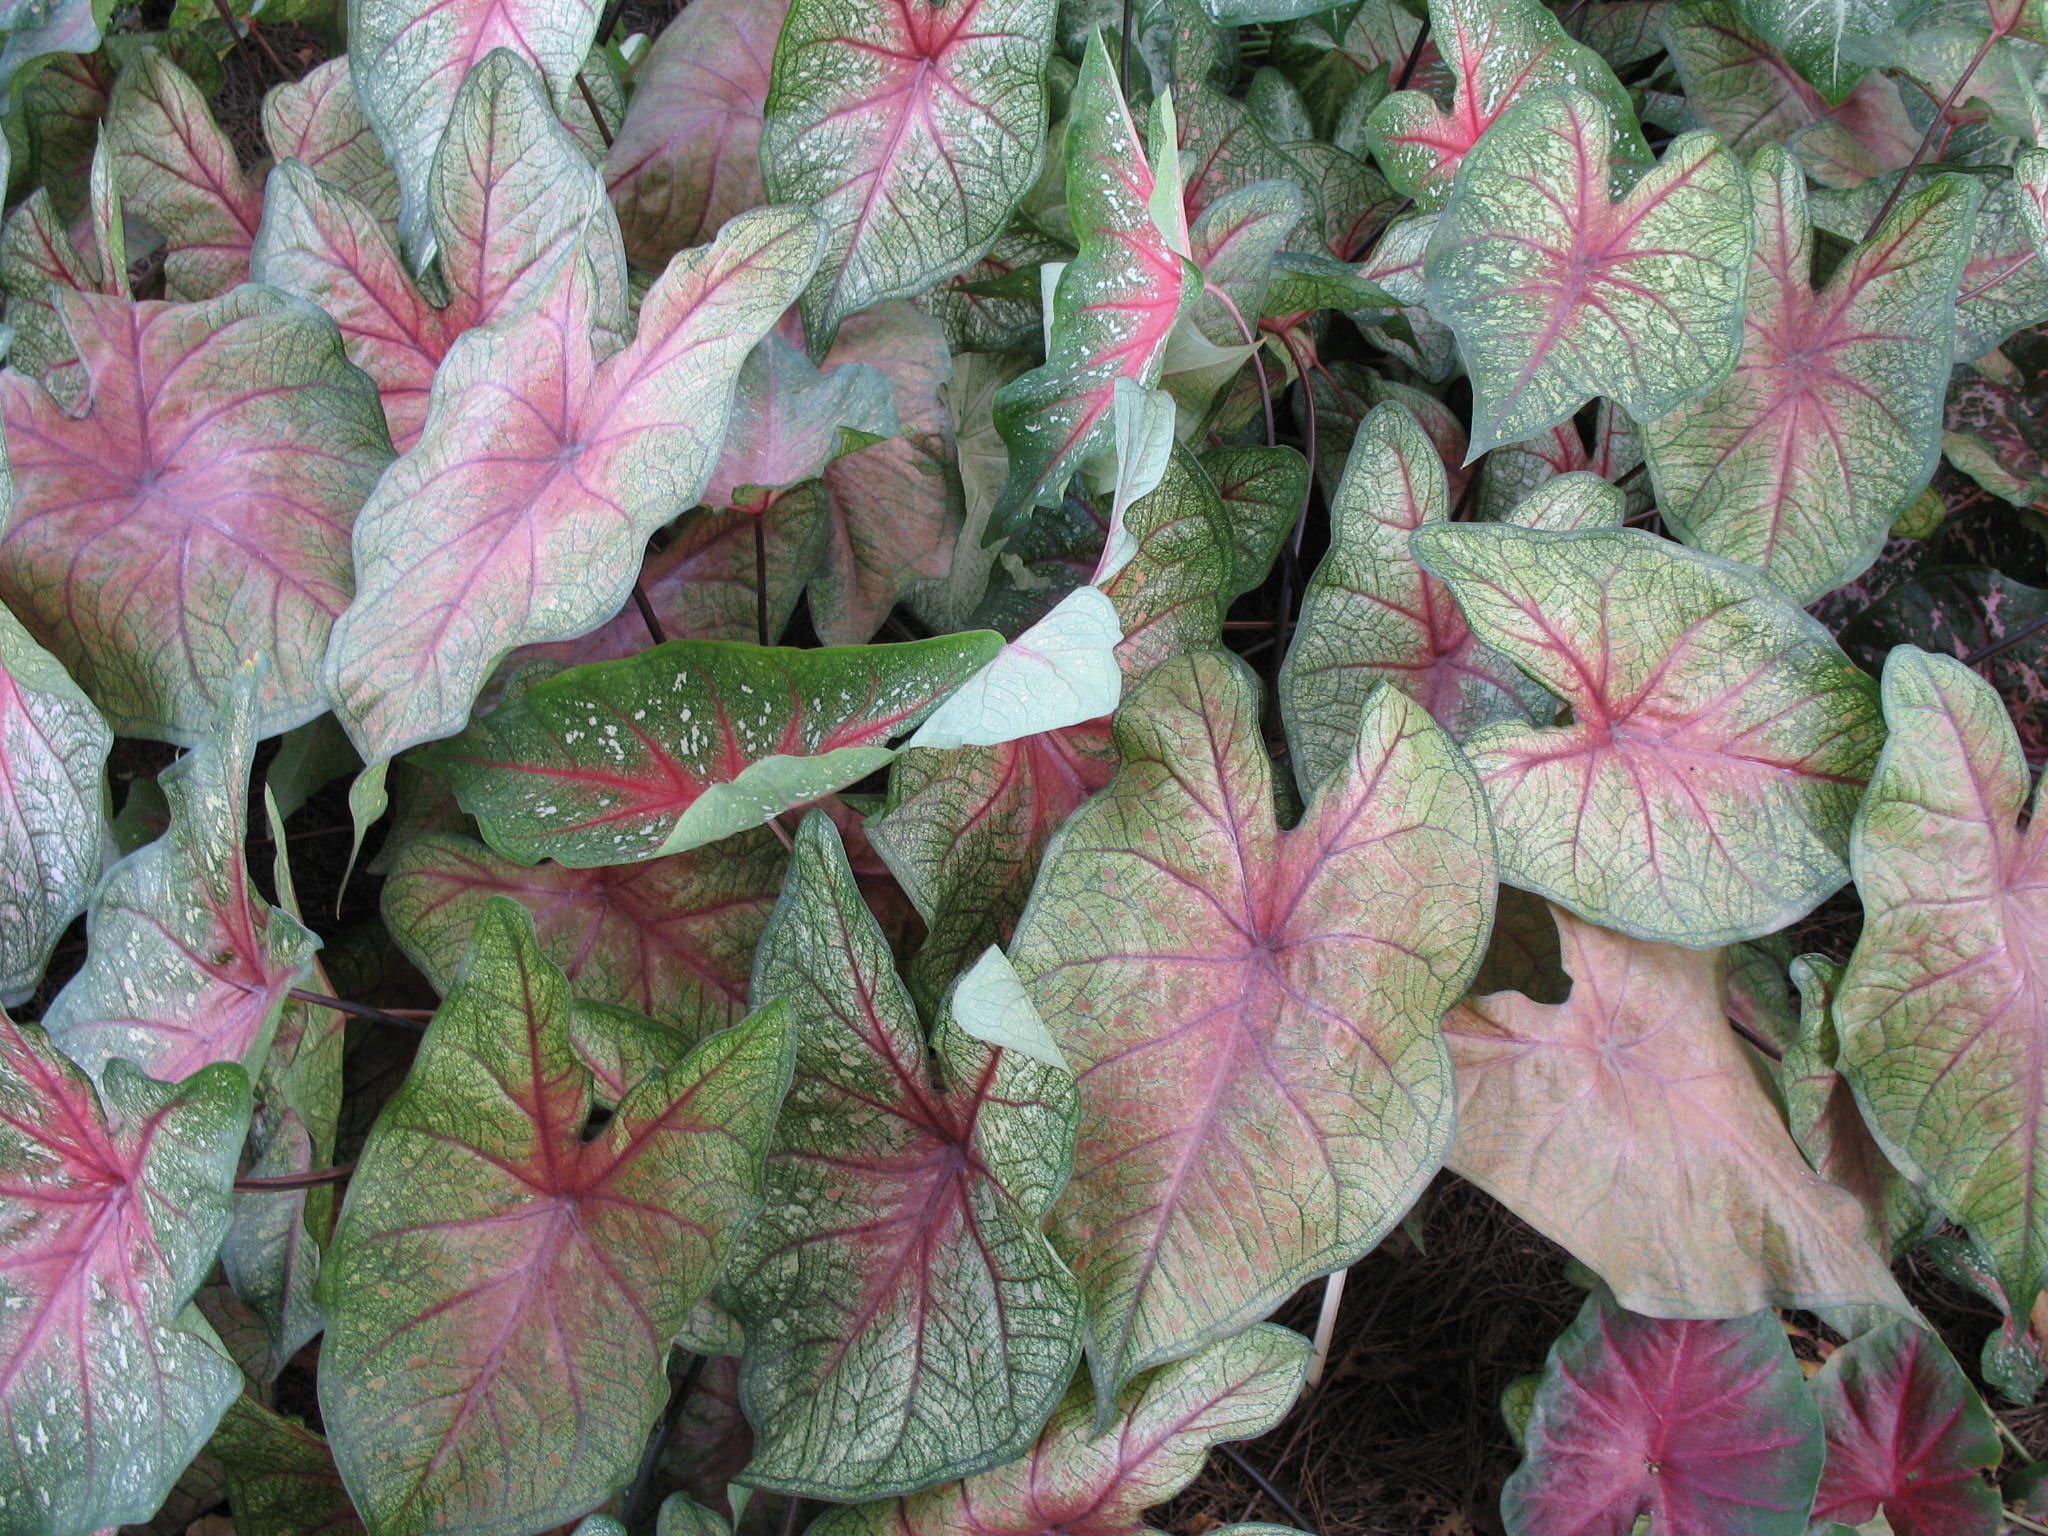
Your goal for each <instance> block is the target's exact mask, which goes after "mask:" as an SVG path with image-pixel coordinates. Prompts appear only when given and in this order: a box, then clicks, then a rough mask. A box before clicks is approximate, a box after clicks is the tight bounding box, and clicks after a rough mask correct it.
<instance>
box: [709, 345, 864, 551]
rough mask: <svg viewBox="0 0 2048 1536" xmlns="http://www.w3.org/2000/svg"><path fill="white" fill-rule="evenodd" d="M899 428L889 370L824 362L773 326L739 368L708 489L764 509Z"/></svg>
mask: <svg viewBox="0 0 2048 1536" xmlns="http://www.w3.org/2000/svg"><path fill="white" fill-rule="evenodd" d="M895 435H896V399H895V391H894V388H893V386H891V384H890V382H889V377H888V375H887V374H885V373H883V372H882V371H881V370H880V369H877V368H871V367H869V366H868V365H867V364H866V363H847V364H843V365H841V366H839V367H835V368H830V369H821V368H819V367H818V366H817V364H815V363H813V362H812V361H811V360H810V359H809V358H807V357H805V356H804V355H803V353H802V352H801V351H799V350H798V349H797V348H796V347H794V346H792V345H791V344H790V343H789V342H787V341H785V340H783V339H782V337H780V336H778V335H776V334H775V333H774V332H772V331H771V332H769V334H768V335H766V336H765V337H763V338H762V339H761V343H760V345H758V346H757V347H755V348H754V350H753V351H752V352H751V353H750V354H749V355H748V357H747V361H746V364H745V365H744V366H743V367H742V368H741V369H740V377H739V386H738V389H737V390H736V392H735V393H734V396H733V406H732V419H731V422H730V423H729V425H728V426H727V427H726V432H725V446H724V447H723V449H721V450H720V453H719V457H718V465H717V467H716V468H715V469H713V470H712V471H711V479H710V480H709V482H708V483H706V485H705V487H704V492H703V498H704V504H705V505H706V506H707V507H716V508H719V509H728V508H740V509H742V510H744V511H748V512H755V513H759V512H763V511H766V510H767V507H768V503H769V502H770V501H771V500H772V499H773V497H774V495H775V493H776V492H778V491H786V490H788V489H789V488H790V487H791V486H793V485H796V484H798V483H799V482H801V481H804V480H814V479H816V478H817V477H818V476H819V475H820V474H822V473H823V472H824V469H825V466H826V465H827V464H829V463H831V462H832V460H834V459H836V458H838V457H840V456H841V455H842V454H845V453H849V452H853V451H854V450H856V449H859V448H865V447H867V446H868V445H869V444H870V443H872V442H874V441H875V440H876V439H879V438H884V437H893V436H895Z"/></svg>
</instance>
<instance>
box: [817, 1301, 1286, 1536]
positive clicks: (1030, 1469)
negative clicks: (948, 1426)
mask: <svg viewBox="0 0 2048 1536" xmlns="http://www.w3.org/2000/svg"><path fill="white" fill-rule="evenodd" d="M1307 1363H1308V1343H1307V1341H1306V1340H1304V1339H1303V1338H1302V1337H1301V1336H1300V1335H1299V1334H1295V1333H1290V1332H1288V1331H1287V1330H1286V1329H1285V1328H1276V1327H1274V1326H1272V1325H1271V1324H1260V1325H1259V1326H1257V1327H1254V1328H1251V1329H1248V1330H1247V1331H1245V1332H1244V1333H1241V1334H1238V1335H1237V1336H1236V1337H1235V1338H1230V1339H1225V1340H1224V1341H1223V1342H1221V1343H1219V1344H1212V1345H1211V1346H1210V1347H1209V1348H1207V1349H1205V1350H1203V1351H1202V1352H1201V1353H1200V1354H1198V1355H1195V1356H1193V1357H1192V1358H1190V1359H1187V1360H1181V1361H1178V1362H1176V1363H1175V1364H1173V1365H1169V1366H1166V1367H1164V1368H1162V1369H1161V1370H1159V1371H1156V1372H1154V1373H1153V1374H1151V1375H1149V1376H1147V1377H1146V1378H1145V1379H1144V1380H1143V1381H1141V1382H1134V1383H1132V1384H1131V1385H1130V1386H1129V1387H1127V1388H1125V1389H1124V1391H1123V1393H1122V1395H1121V1396H1120V1397H1119V1398H1118V1399H1117V1402H1116V1405H1115V1416H1114V1419H1113V1421H1112V1424H1111V1426H1110V1428H1109V1429H1108V1430H1107V1432H1100V1431H1101V1429H1102V1426H1100V1425H1099V1424H1097V1423H1096V1418H1095V1402H1094V1397H1093V1394H1092V1393H1091V1392H1090V1391H1089V1390H1088V1387H1087V1384H1086V1383H1076V1385H1075V1387H1074V1390H1073V1391H1071V1392H1069V1393H1068V1394H1067V1396H1066V1399H1065V1401H1063V1402H1062V1403H1061V1404H1060V1406H1059V1411H1058V1412H1056V1413H1055V1414H1053V1416H1052V1421H1051V1422H1050V1423H1049V1424H1047V1425H1046V1426H1045V1432H1044V1433H1043V1434H1041V1435H1040V1436H1039V1437H1038V1443H1037V1444H1035V1445H1034V1446H1032V1447H1031V1450H1030V1452H1029V1453H1028V1454H1027V1455H1025V1456H1023V1457H1021V1458H1020V1459H1018V1460H1017V1461H1015V1462H1013V1463H1011V1464H1010V1465H1009V1466H1007V1467H999V1468H997V1469H995V1470H994V1471H992V1472H984V1473H982V1474H981V1475H980V1476H978V1477H971V1478H968V1479H967V1480H966V1481H965V1482H959V1483H948V1484H946V1485H945V1486H944V1487H942V1488H933V1489H930V1490H928V1491H927V1492H924V1493H915V1494H912V1495H911V1496H910V1497H909V1498H907V1499H896V1500H891V1501H890V1502H888V1503H877V1504H863V1505H860V1506H859V1507H858V1508H854V1509H839V1510H834V1511H832V1512H831V1513H829V1514H828V1515H827V1516H826V1517H825V1518H824V1519H822V1520H820V1521H819V1522H818V1523H817V1524H816V1525H815V1526H813V1527H812V1536H1061V1533H1072V1536H1156V1532H1155V1530H1154V1528H1153V1527H1152V1526H1151V1525H1149V1524H1147V1523H1146V1520H1145V1511H1146V1510H1147V1509H1148V1508H1150V1507H1151V1506H1153V1505H1156V1504H1163V1503H1165V1502H1166V1501H1167V1500H1168V1499H1170V1498H1172V1497H1173V1496H1174V1495H1175V1494H1176V1493H1178V1492H1180V1490H1181V1489H1183V1488H1185V1487H1186V1486H1187V1485H1188V1484H1189V1483H1191V1482H1193V1481H1194V1480H1195V1477H1196V1475H1197V1474H1198V1473H1200V1471H1201V1470H1202V1466H1203V1463H1204V1462H1205V1461H1207V1460H1208V1456H1209V1448H1210V1447H1211V1446H1213V1445H1216V1444H1219V1443H1221V1442H1224V1441H1228V1440H1249V1439H1252V1438H1254V1437H1255V1436H1258V1435H1262V1434H1264V1433H1265V1432H1266V1431H1267V1430H1269V1429H1271V1428H1272V1427H1273V1426H1274V1425H1275V1424H1277V1423H1279V1422H1280V1419H1281V1416H1282V1415H1283V1414H1285V1413H1286V1412H1287V1410H1288V1408H1290V1407H1291V1406H1292V1405H1293V1403H1294V1398H1295V1394H1296V1393H1298V1392H1299V1391H1300V1390H1301V1376H1302V1371H1303V1369H1304V1367H1305V1366H1306V1365H1307ZM1265 1529H1271V1528H1270V1527H1268V1528H1265ZM1252 1530H1253V1528H1252V1527H1249V1526H1241V1525H1233V1526H1230V1527H1228V1528H1227V1530H1226V1531H1222V1532H1218V1533H1217V1536H1228V1533H1229V1532H1238V1533H1241V1536H1251V1533H1252Z"/></svg>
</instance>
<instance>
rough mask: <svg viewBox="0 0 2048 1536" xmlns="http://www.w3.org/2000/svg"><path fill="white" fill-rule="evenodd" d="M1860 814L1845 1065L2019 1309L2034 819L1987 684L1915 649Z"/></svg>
mask: <svg viewBox="0 0 2048 1536" xmlns="http://www.w3.org/2000/svg"><path fill="white" fill-rule="evenodd" d="M1884 712H1885V723H1886V724H1887V725H1889V726H1890V727H1891V737H1890V739H1889V740H1888V741H1887V742H1886V743H1885V748H1884V752H1883V754H1882V756H1880V757H1879V759H1878V764H1877V770H1876V772H1875V773H1874V774H1873V775H1872V776H1871V784H1870V793H1869V795H1868V796H1867V797H1866V798H1865V800H1864V802H1863V806H1862V809H1861V810H1859V811H1858V812H1857V817H1856V832H1855V842H1854V847H1853V857H1854V860H1855V868H1856V889H1857V894H1858V895H1860V896H1861V897H1862V898H1863V909H1864V927H1863V933H1862V936H1861V937H1860V938H1859V939H1858V940H1857V944H1856V951H1855V953H1854V954H1853V955H1851V956H1850V959H1849V966H1848V970H1847V971H1846V973H1845V974H1844V975H1843V977H1842V982H1841V989H1840V991H1839V992H1837V994H1836V996H1835V1024H1836V1027H1837V1028H1838V1029H1839V1030H1840V1031H1841V1038H1842V1056H1841V1068H1842V1072H1843V1074H1844V1075H1845V1076H1847V1077H1848V1079H1849V1081H1850V1083H1852V1084H1853V1085H1854V1086H1855V1089H1856V1097H1857V1100H1858V1102H1859V1103H1861V1104H1862V1106H1863V1108H1864V1110H1865V1112H1866V1113H1867V1114H1868V1116H1869V1117H1870V1126H1871V1129H1872V1130H1873V1131H1874V1132H1876V1134H1877V1139H1878V1143H1879V1145H1881V1146H1882V1147H1883V1148H1884V1150H1885V1152H1886V1154H1887V1155H1888V1156H1889V1157H1890V1158H1891V1159H1892V1161H1893V1162H1894V1163H1896V1164H1897V1165H1898V1166H1899V1168H1900V1169H1901V1170H1903V1171H1904V1172H1905V1174H1906V1176H1907V1177H1908V1178H1910V1179H1912V1180H1913V1181H1914V1182H1915V1183H1916V1184H1919V1185H1920V1186H1921V1187H1922V1188H1923V1189H1925V1190H1926V1191H1927V1193H1928V1195H1929V1197H1930V1198H1931V1199H1932V1200H1933V1201H1934V1203H1935V1204H1936V1205H1938V1206H1939V1207H1940V1208H1941V1210H1942V1212H1943V1214H1945V1215H1946V1216H1948V1218H1949V1219H1950V1220H1952V1221H1955V1222H1958V1223H1960V1224H1961V1225H1962V1226H1965V1227H1967V1228H1968V1229H1969V1231H1970V1235H1971V1236H1972V1237H1973V1238H1975V1239H1976V1241H1977V1243H1978V1245H1979V1246H1980V1247H1981V1248H1982V1249H1983V1250H1984V1251H1985V1252H1986V1253H1987V1254H1988V1255H1989V1256H1990V1257H1991V1258H1992V1260H1993V1261H1994V1262H1995V1263H1996V1265H1997V1270H1998V1277H1999V1280H2000V1281H2001V1282H2002V1284H2003V1286H2004V1289H2005V1293H2006V1296H2007V1298H2008V1299H2009V1301H2010V1303H2011V1306H2012V1311H2013V1314H2014V1315H2015V1316H2018V1317H2025V1316H2026V1315H2027V1313H2028V1312H2029V1311H2030V1310H2031V1309H2032V1307H2033V1305H2034V1299H2035V1297H2036V1296H2037V1295H2038V1294H2039V1293H2040V1290H2041V1286H2042V1284H2043V1276H2044V1274H2048V1259H2044V1244H2048V1158H2044V1157H2043V1156H2042V1155H2041V1153H2040V1151H2039V1150H2038V1148H2039V1143H2040V1140H2041V1137H2040V1135H2039V1131H2040V1127H2041V1124H2042V1121H2043V1120H2044V1118H2048V1072H2044V1070H2043V1068H2042V1067H2041V1066H2040V1065H2038V1064H2037V1053H2036V1051H2035V1042H2036V1041H2037V1040H2038V1039H2039V1038H2040V1033H2041V1031H2042V1029H2043V1027H2044V1024H2043V1018H2044V1008H2048V1002H2044V1000H2048V974H2044V970H2043V967H2044V965H2048V952H2044V949H2043V946H2042V944H2041V942H2040V933H2041V931H2042V926H2043V923H2044V922H2048V816H2043V815H2042V814H2041V804H2040V801H2039V797H2038V796H2036V797H2035V802H2034V806H2033V817H2032V820H2031V821H2030V822H2029V823H2028V824H2027V825H2026V826H2025V827H2024V828H2023V827H2021V826H2020V825H2018V823H2019V821H2020V820H2021V818H2023V817H2024V816H2025V815H2026V813H2027V809H2028V786H2027V780H2028V773H2027V767H2026V760H2025V758H2024V757H2023V756H2022V755H2021V752H2020V745H2019V741H2018V739H2017V737H2016V736H2015V734H2014V731H2013V727H2012V723H2011V722H2010V721H2009V720H2008V719H2007V718H2006V714H2005V710H2004V707H2003V706H2002V705H2001V704H2000V703H1999V699H1998V695H1997V694H1996V693H1994V692H1993V691H1992V690H1991V687H1990V685H1988V684H1987V683H1985V682H1984V681H1983V679H1981V678H1979V677H1978V676H1976V674H1974V673H1972V672H1971V671H1970V670H1969V669H1968V668H1966V667H1964V666H1963V664H1962V663H1961V662H1959V661H1956V660H1954V659H1952V658H1950V657H1946V656H1931V655H1928V654H1927V653H1926V652H1924V651H1920V650H1916V649H1915V648H1914V647H1912V646H1900V647H1899V648H1898V649H1897V650H1895V651H1893V652H1892V654H1891V656H1890V658H1889V659H1888V660H1887V661H1886V663H1885V668H1884Z"/></svg>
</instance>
